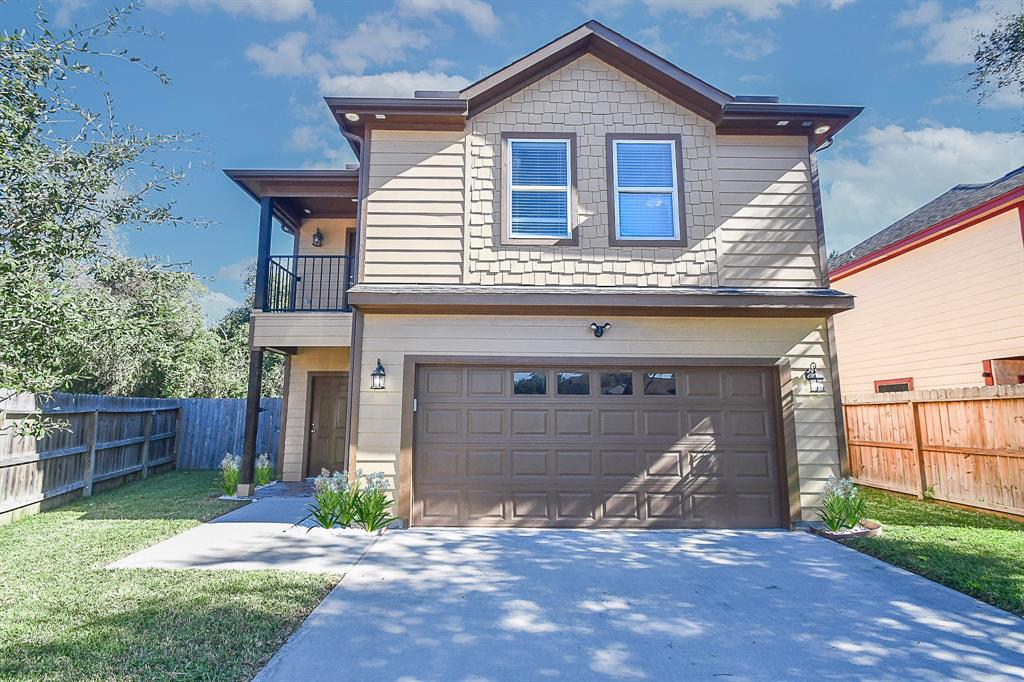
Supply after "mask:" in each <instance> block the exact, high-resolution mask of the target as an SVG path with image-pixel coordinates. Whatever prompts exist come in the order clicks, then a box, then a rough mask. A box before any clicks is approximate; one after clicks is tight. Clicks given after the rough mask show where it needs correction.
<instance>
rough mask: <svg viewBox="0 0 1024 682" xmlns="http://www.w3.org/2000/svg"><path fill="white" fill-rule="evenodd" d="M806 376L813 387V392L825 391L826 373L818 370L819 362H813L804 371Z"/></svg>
mask: <svg viewBox="0 0 1024 682" xmlns="http://www.w3.org/2000/svg"><path fill="white" fill-rule="evenodd" d="M804 378H805V379H807V383H808V384H809V385H810V387H811V393H824V392H825V375H824V374H822V373H821V372H819V371H818V365H817V363H814V362H812V363H811V366H810V367H808V368H807V371H806V372H804Z"/></svg>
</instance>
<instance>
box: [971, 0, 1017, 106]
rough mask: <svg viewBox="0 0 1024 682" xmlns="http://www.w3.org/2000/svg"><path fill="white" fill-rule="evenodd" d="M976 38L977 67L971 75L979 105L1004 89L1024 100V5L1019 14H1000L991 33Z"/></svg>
mask: <svg viewBox="0 0 1024 682" xmlns="http://www.w3.org/2000/svg"><path fill="white" fill-rule="evenodd" d="M975 37H976V39H977V41H978V47H977V49H976V50H975V51H974V68H973V69H972V70H971V71H970V73H969V74H968V75H967V76H968V78H969V79H970V80H971V81H972V83H971V87H970V90H971V92H976V93H977V94H978V103H979V104H981V103H982V102H984V101H985V100H986V99H988V98H989V97H992V96H993V95H994V94H995V93H996V92H997V91H1000V90H1004V89H1005V90H1010V91H1012V92H1013V93H1015V94H1018V95H1020V97H1021V100H1022V101H1024V2H1021V3H1020V5H1019V7H1018V9H1017V11H1016V12H1015V13H1010V14H1000V15H998V18H997V21H996V25H995V27H994V28H993V29H992V30H991V31H989V32H988V33H979V34H977V35H976V36H975Z"/></svg>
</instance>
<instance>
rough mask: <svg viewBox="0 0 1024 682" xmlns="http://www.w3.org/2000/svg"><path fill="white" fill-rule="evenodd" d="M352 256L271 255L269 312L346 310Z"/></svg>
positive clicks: (266, 307) (267, 308)
mask: <svg viewBox="0 0 1024 682" xmlns="http://www.w3.org/2000/svg"><path fill="white" fill-rule="evenodd" d="M351 280H352V256H270V258H268V259H267V300H266V304H265V305H264V306H263V309H264V310H265V311H267V312H293V311H299V310H305V311H313V312H347V311H349V310H350V308H349V305H348V289H349V287H350V286H351V285H352V281H351Z"/></svg>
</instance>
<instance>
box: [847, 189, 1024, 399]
mask: <svg viewBox="0 0 1024 682" xmlns="http://www.w3.org/2000/svg"><path fill="white" fill-rule="evenodd" d="M835 286H836V288H838V289H841V290H842V291H845V292H848V293H851V294H853V295H854V296H856V303H857V306H856V308H854V309H853V310H850V311H847V312H843V313H840V314H839V315H837V316H836V317H835V318H834V320H835V333H836V341H837V343H836V346H837V349H838V353H839V357H840V358H841V362H840V363H839V373H840V379H841V381H842V386H843V391H844V392H846V393H859V392H865V391H873V390H874V382H875V381H876V380H880V379H896V378H904V377H912V378H913V379H914V388H915V389H932V388H952V387H958V386H983V385H984V383H985V382H984V379H983V378H982V376H981V372H982V361H983V360H990V359H994V358H1000V357H1009V356H1014V355H1024V242H1022V236H1021V225H1020V222H1019V218H1018V212H1017V210H1016V209H1015V208H1014V209H1012V210H1009V211H1006V212H1004V213H1001V214H999V215H997V216H994V217H992V218H989V219H988V220H985V221H984V222H982V223H979V224H977V225H974V226H973V227H969V228H967V229H965V230H962V231H960V232H956V233H954V234H951V235H949V236H947V237H943V238H942V239H939V240H937V241H934V242H932V243H930V244H926V245H925V246H922V247H919V248H917V249H914V250H912V251H908V252H906V253H904V254H902V255H900V256H897V257H896V258H893V259H891V260H888V261H885V262H884V263H879V264H877V265H874V266H872V267H869V268H867V269H865V270H862V271H860V272H857V273H854V274H852V275H849V276H847V277H843V278H841V279H840V280H839V281H838V282H836V283H835Z"/></svg>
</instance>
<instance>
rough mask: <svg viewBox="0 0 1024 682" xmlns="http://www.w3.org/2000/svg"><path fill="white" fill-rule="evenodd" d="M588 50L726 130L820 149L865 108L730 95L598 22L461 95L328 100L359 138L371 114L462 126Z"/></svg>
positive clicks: (402, 122) (393, 121)
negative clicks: (807, 141) (808, 141)
mask: <svg viewBox="0 0 1024 682" xmlns="http://www.w3.org/2000/svg"><path fill="white" fill-rule="evenodd" d="M583 54H593V55H595V56H597V57H598V58H600V59H602V60H603V61H605V62H607V63H608V64H610V65H611V66H613V67H615V68H617V69H619V70H620V71H622V72H623V73H625V74H626V75H628V76H630V77H631V78H634V79H636V80H637V81H639V82H641V83H643V84H644V85H646V86H648V87H650V88H651V89H653V90H655V91H656V92H658V93H660V94H662V95H664V96H665V97H667V98H668V99H671V100H673V101H675V102H677V103H679V104H680V105H681V106H683V107H685V108H687V109H689V110H690V111H693V112H694V113H696V114H698V115H700V116H703V117H704V118H706V119H708V120H710V121H712V122H713V123H714V124H715V125H716V127H717V128H718V130H720V131H721V132H723V133H727V134H762V135H764V134H770V135H780V134H781V135H801V136H812V135H813V137H814V141H815V147H817V146H820V145H821V144H823V143H824V142H825V141H826V140H828V139H829V138H831V137H832V136H833V135H835V134H836V133H837V132H838V131H839V129H840V128H842V127H843V126H845V125H846V124H847V123H849V122H850V121H851V120H853V119H854V118H855V117H856V116H857V115H858V114H860V112H861V111H863V107H859V106H846V105H817V104H787V103H780V102H779V101H778V98H777V97H741V96H734V95H730V94H729V93H727V92H725V91H724V90H720V89H719V88H716V87H715V86H713V85H711V84H709V83H707V82H706V81H704V80H701V79H700V78H698V77H697V76H694V75H693V74H691V73H688V72H686V71H683V70H682V69H680V68H679V67H678V66H676V65H675V64H673V63H672V62H670V61H668V60H667V59H664V58H663V57H660V56H658V55H656V54H654V53H653V52H651V51H650V50H648V49H647V48H645V47H643V46H642V45H640V44H638V43H635V42H633V41H632V40H630V39H629V38H626V37H625V36H623V35H621V34H619V33H616V32H615V31H613V30H611V29H610V28H608V27H607V26H605V25H604V24H602V23H600V22H599V21H593V20H591V21H588V22H587V23H585V24H583V25H581V26H578V27H576V28H574V29H573V30H571V31H569V32H568V33H565V34H563V35H561V36H559V37H558V38H555V39H554V40H553V41H551V42H550V43H548V44H547V45H544V46H543V47H541V48H538V49H537V50H534V51H533V52H531V53H530V54H528V55H526V56H525V57H521V58H520V59H517V60H516V61H514V62H512V63H511V64H509V65H508V66H506V67H504V68H502V69H499V70H498V71H495V72H494V73H492V74H490V75H489V76H485V77H483V78H481V79H480V80H478V81H477V82H475V83H473V84H471V85H468V86H466V87H465V88H463V89H462V90H460V91H457V92H417V93H416V97H409V98H376V97H328V98H325V99H326V102H327V105H328V107H329V108H330V109H331V112H332V113H333V114H334V118H335V120H337V122H338V124H339V125H340V126H341V129H342V131H344V132H346V133H350V134H354V135H356V136H357V137H362V134H363V131H364V126H365V123H364V118H367V117H369V118H371V119H374V120H378V121H386V123H385V124H384V125H387V126H389V127H398V126H406V125H407V126H409V127H416V126H418V125H430V126H442V127H448V128H456V127H459V126H460V121H461V122H462V124H464V122H465V120H466V119H467V118H472V117H473V116H475V115H476V114H477V113H479V112H481V111H483V110H485V109H487V108H488V107H491V106H493V105H494V104H495V103H497V102H499V101H501V100H503V99H505V98H507V97H509V96H510V95H512V94H514V93H516V92H518V91H519V90H521V89H523V88H525V87H527V86H528V85H530V84H532V83H535V82H536V81H538V80H540V79H541V78H543V77H544V76H546V75H548V74H550V73H553V72H554V71H556V70H558V69H560V68H561V67H563V66H565V65H566V64H568V63H569V62H571V61H573V60H575V59H577V58H579V57H580V56H581V55H583ZM346 114H348V115H349V116H348V117H346ZM352 117H355V119H356V120H354V121H353V120H352ZM374 125H377V124H376V123H374ZM819 131H820V132H819ZM350 141H351V139H350Z"/></svg>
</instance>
